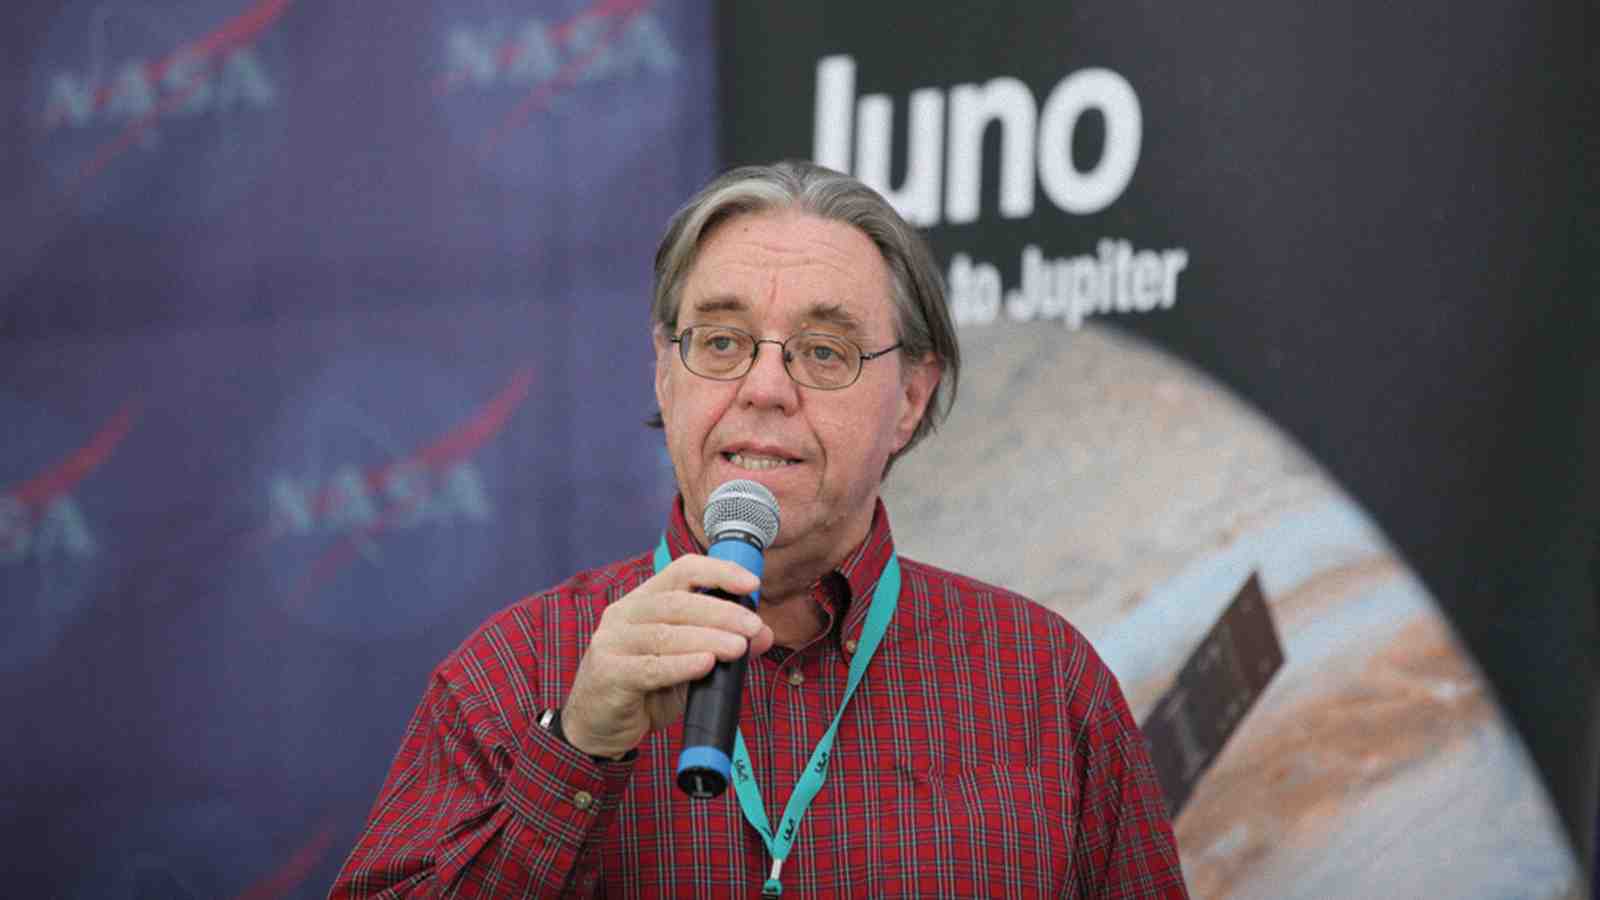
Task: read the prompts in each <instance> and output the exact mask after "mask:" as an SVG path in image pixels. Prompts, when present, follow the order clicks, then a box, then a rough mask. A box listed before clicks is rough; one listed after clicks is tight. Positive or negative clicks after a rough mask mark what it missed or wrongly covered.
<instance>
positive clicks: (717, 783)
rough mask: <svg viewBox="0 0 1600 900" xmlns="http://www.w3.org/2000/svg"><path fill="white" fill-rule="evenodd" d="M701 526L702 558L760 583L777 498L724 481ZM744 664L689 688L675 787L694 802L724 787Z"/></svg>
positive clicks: (744, 600) (745, 600) (774, 532)
mask: <svg viewBox="0 0 1600 900" xmlns="http://www.w3.org/2000/svg"><path fill="white" fill-rule="evenodd" d="M704 524H705V529H706V540H707V541H709V542H710V543H711V547H710V549H709V550H707V551H706V555H707V556H710V557H711V558H713V559H726V560H728V561H730V562H735V563H738V564H739V565H741V566H743V567H745V568H746V569H748V570H749V571H750V572H751V573H752V574H754V575H755V576H756V577H757V578H759V577H761V562H762V558H761V551H763V550H765V549H766V548H767V545H768V544H771V543H772V539H773V538H775V537H777V536H778V499H777V498H776V497H774V496H772V492H771V491H769V490H767V489H766V488H765V487H764V486H762V485H761V484H759V483H757V482H754V481H748V480H745V479H738V480H735V481H729V482H727V483H725V484H723V485H722V486H721V487H718V488H717V489H716V490H714V491H712V492H711V499H710V500H708V501H707V502H706V515H705V522H704ZM703 593H706V594H710V595H711V596H713V597H721V598H722V599H724V600H728V601H730V602H733V603H741V604H743V605H745V606H748V607H750V608H751V609H755V608H756V607H757V606H758V605H759V604H760V601H761V592H760V591H756V592H755V593H754V594H751V595H750V596H748V597H737V596H734V595H733V594H730V593H728V592H726V591H719V590H707V591H704V592H703ZM747 656H748V654H747ZM745 660H746V657H745V656H741V657H739V658H738V659H736V660H733V661H732V662H723V661H721V660H718V661H717V664H716V667H715V668H713V669H712V670H711V672H710V673H708V674H707V675H706V676H705V677H704V678H700V679H698V680H696V681H695V682H694V683H692V684H690V685H689V699H688V703H687V704H686V705H685V707H684V710H683V752H682V753H680V754H678V788H679V789H680V790H682V791H683V792H684V793H685V794H688V795H689V796H690V797H692V798H694V799H697V800H704V799H708V798H711V797H716V796H718V795H720V794H721V793H722V792H723V791H724V790H726V789H727V787H728V773H729V771H730V769H731V768H732V764H731V762H730V757H732V755H733V738H734V734H735V733H736V732H737V730H738V728H739V701H740V698H741V695H742V693H743V690H744V669H745Z"/></svg>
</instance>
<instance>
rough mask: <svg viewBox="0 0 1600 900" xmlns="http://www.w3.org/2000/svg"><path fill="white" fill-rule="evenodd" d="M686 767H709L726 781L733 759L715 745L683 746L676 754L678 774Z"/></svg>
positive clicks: (731, 768)
mask: <svg viewBox="0 0 1600 900" xmlns="http://www.w3.org/2000/svg"><path fill="white" fill-rule="evenodd" d="M687 769H709V770H711V771H713V772H716V773H717V774H718V775H721V776H722V778H723V780H724V781H726V780H728V777H729V774H730V773H731V772H732V771H733V761H732V760H730V759H728V754H726V753H723V752H722V751H721V750H718V749H717V748H715V747H706V746H700V747H685V748H683V752H682V753H680V754H678V774H679V775H682V774H683V773H684V771H685V770H687Z"/></svg>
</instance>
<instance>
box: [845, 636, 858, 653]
mask: <svg viewBox="0 0 1600 900" xmlns="http://www.w3.org/2000/svg"><path fill="white" fill-rule="evenodd" d="M844 652H846V653H855V652H856V639H855V638H851V639H850V640H848V641H845V642H844Z"/></svg>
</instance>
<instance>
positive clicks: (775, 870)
mask: <svg viewBox="0 0 1600 900" xmlns="http://www.w3.org/2000/svg"><path fill="white" fill-rule="evenodd" d="M782 872H783V860H781V859H775V860H773V861H772V874H770V875H768V876H767V883H766V884H763V885H762V886H761V896H763V897H781V896H783V882H781V881H779V880H778V875H779V874H780V873H782Z"/></svg>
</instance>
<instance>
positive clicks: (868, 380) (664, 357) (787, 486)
mask: <svg viewBox="0 0 1600 900" xmlns="http://www.w3.org/2000/svg"><path fill="white" fill-rule="evenodd" d="M890 292H891V281H890V275H889V269H888V266H887V265H885V264H884V261H883V257H882V256H881V255H879V253H878V249H877V247H875V246H874V245H873V243H872V241H871V240H870V239H869V238H868V237H867V236H866V235H865V234H863V233H862V232H861V231H859V230H857V229H856V228H854V227H852V226H850V225H846V224H844V223H842V222H835V221H830V220H826V219H821V218H817V217H814V216H810V215H806V214H804V213H797V212H792V211H772V212H762V213H749V214H745V215H740V216H736V217H734V218H732V219H729V220H727V221H725V222H722V223H721V224H719V225H718V226H717V227H716V228H715V229H714V230H713V231H712V232H711V233H710V234H709V235H708V236H706V237H705V239H704V240H703V241H702V242H701V246H700V252H699V255H698V257H697V259H696V261H695V263H694V266H693V268H691V269H690V270H689V274H688V277H687V278H686V279H685V281H684V285H683V291H682V296H681V297H680V300H679V308H678V328H679V330H680V331H681V330H682V329H684V328H687V327H689V326H692V325H708V324H719V325H732V326H735V327H737V328H742V329H744V330H745V331H748V332H750V333H751V334H753V335H755V336H756V337H757V338H760V339H771V340H777V341H782V340H785V339H787V338H788V337H789V336H790V335H793V334H795V333H797V332H801V331H823V332H829V333H832V334H837V335H843V336H845V337H848V338H850V339H851V340H854V341H855V342H856V343H857V344H859V345H861V347H862V348H863V349H864V350H866V351H867V352H869V353H870V352H874V351H877V350H882V349H883V348H885V347H889V346H891V345H893V344H894V343H895V341H896V334H895V327H894V322H895V315H894V303H893V300H892V299H891V293H890ZM669 337H671V335H668V334H665V333H659V330H658V333H657V335H656V341H655V343H656V401H657V402H658V403H659V404H660V407H661V413H662V419H663V420H664V421H665V423H666V439H667V450H668V453H669V454H670V455H671V456H672V464H673V467H674V469H675V470H676V471H677V476H678V487H679V489H680V490H681V491H682V492H683V498H684V511H685V513H686V514H687V515H688V518H689V522H690V524H691V526H692V527H693V528H694V529H695V532H696V534H699V536H700V538H701V539H702V540H704V538H705V536H704V535H703V534H700V527H701V525H700V520H701V517H702V516H703V514H704V511H705V506H706V500H707V498H708V497H709V496H710V494H711V492H712V491H713V490H714V489H716V488H717V486H719V485H721V484H723V483H724V482H726V481H730V480H732V479H735V478H746V479H751V480H753V481H758V482H760V483H761V484H763V485H765V486H766V487H767V488H768V489H770V490H771V491H772V493H773V494H774V495H776V496H777V498H778V507H779V510H780V511H781V514H780V518H781V527H780V529H779V532H778V538H777V540H776V541H775V542H774V543H773V548H772V549H773V550H779V549H783V548H785V547H790V548H794V552H795V555H796V557H812V556H813V555H819V556H822V557H824V558H825V559H826V560H827V561H828V562H829V563H836V562H837V561H838V560H839V559H840V558H842V556H843V555H844V554H845V553H847V552H849V550H850V549H851V548H852V547H853V546H854V544H855V543H856V542H859V541H860V540H861V538H862V537H863V536H865V533H866V530H867V528H868V527H869V526H870V524H871V521H872V511H873V508H874V504H875V501H876V498H877V493H878V483H879V481H880V480H881V477H882V474H883V469H884V466H885V464H886V463H887V462H888V459H889V456H890V454H892V453H894V452H895V451H896V450H899V449H900V448H901V447H903V446H905V443H906V442H907V441H908V440H910V438H911V434H912V432H913V431H914V430H915V429H916V426H917V422H918V421H919V420H920V418H921V416H922V411H923V408H924V407H925V406H926V405H927V402H928V396H929V394H930V393H931V392H932V390H933V387H934V386H935V385H936V384H937V383H938V379H939V369H938V366H937V364H936V363H934V362H933V361H932V359H931V355H930V359H929V360H925V361H916V360H908V359H906V358H905V354H904V353H903V352H900V351H896V352H893V353H889V354H886V355H884V356H882V357H879V358H877V359H874V360H871V361H868V362H866V363H864V364H863V367H862V370H861V378H860V380H859V381H857V382H856V383H855V384H853V385H851V386H850V387H847V388H844V389H843V390H835V391H824V390H817V389H815V388H809V387H802V386H801V385H799V384H797V383H795V382H794V381H793V380H792V379H791V378H790V377H789V375H788V373H787V372H785V371H784V367H783V359H782V353H781V351H780V349H779V347H777V346H776V345H774V344H761V345H760V353H759V354H758V355H757V356H756V361H755V365H754V366H753V367H752V368H751V370H750V372H749V374H747V375H745V376H744V377H743V378H742V379H740V380H738V381H713V380H710V379H707V378H702V377H700V376H698V375H695V374H694V373H692V372H690V371H689V370H688V369H686V368H684V366H683V362H682V360H681V359H680V358H679V356H678V347H677V345H675V344H672V343H670V342H669V341H668V338H669Z"/></svg>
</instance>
